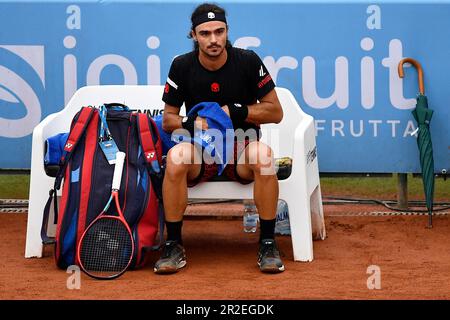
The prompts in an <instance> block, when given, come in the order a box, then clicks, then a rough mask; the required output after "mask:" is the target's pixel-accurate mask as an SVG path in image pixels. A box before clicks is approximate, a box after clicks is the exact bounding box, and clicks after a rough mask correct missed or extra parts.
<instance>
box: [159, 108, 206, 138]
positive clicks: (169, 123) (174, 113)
mask: <svg viewBox="0 0 450 320" xmlns="http://www.w3.org/2000/svg"><path fill="white" fill-rule="evenodd" d="M179 113H180V108H178V107H174V106H171V105H170V104H167V103H166V104H165V105H164V113H163V123H162V127H163V130H164V131H166V132H169V133H170V132H172V131H174V130H176V129H181V128H183V125H182V120H183V118H184V117H182V116H180V115H179ZM199 121H201V123H197V122H199ZM195 125H196V126H198V127H200V126H201V127H202V129H203V130H206V129H208V123H207V122H206V119H204V118H201V117H197V118H196V121H195Z"/></svg>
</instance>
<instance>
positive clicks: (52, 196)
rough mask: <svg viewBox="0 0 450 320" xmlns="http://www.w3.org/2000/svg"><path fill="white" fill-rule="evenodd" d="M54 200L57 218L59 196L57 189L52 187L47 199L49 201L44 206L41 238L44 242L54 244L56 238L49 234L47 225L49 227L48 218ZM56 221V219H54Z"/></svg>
mask: <svg viewBox="0 0 450 320" xmlns="http://www.w3.org/2000/svg"><path fill="white" fill-rule="evenodd" d="M52 201H54V202H53V203H54V207H55V219H56V217H57V216H56V213H57V196H56V190H55V189H51V190H50V192H49V197H48V200H47V203H46V204H45V208H44V216H43V218H42V225H41V239H42V244H54V243H55V242H56V240H55V239H54V238H50V237H49V236H48V235H47V227H48V218H49V216H50V205H51V204H52ZM53 222H54V223H55V221H53Z"/></svg>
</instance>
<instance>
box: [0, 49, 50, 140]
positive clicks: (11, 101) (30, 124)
mask: <svg viewBox="0 0 450 320" xmlns="http://www.w3.org/2000/svg"><path fill="white" fill-rule="evenodd" d="M0 61H1V62H2V64H1V65H0V110H2V111H3V113H0V137H7V138H21V137H25V136H27V135H29V134H31V133H32V132H33V129H34V127H35V126H36V125H38V124H39V122H40V121H41V103H40V101H39V97H38V94H36V91H35V89H36V88H35V87H34V86H35V85H34V84H35V83H39V82H40V83H41V84H42V88H40V89H41V90H42V89H44V87H45V68H44V46H18V45H1V44H0ZM8 62H9V64H10V65H11V66H15V69H17V70H19V69H24V70H30V69H31V70H32V71H34V73H33V72H32V73H28V74H26V75H25V76H24V75H19V74H17V73H16V72H15V71H14V70H13V69H10V68H8V67H7V66H6V63H8ZM21 64H26V65H27V67H25V68H23V67H22V68H20V67H17V66H20V65H21ZM30 67H31V68H30ZM27 80H28V81H27ZM30 80H31V81H30ZM36 80H37V81H36ZM33 85H34V86H33ZM23 109H25V111H26V112H21V111H20V110H23ZM21 113H24V114H25V116H22V117H21V118H18V116H19V115H20V114H21ZM6 114H7V115H9V116H10V117H2V115H6Z"/></svg>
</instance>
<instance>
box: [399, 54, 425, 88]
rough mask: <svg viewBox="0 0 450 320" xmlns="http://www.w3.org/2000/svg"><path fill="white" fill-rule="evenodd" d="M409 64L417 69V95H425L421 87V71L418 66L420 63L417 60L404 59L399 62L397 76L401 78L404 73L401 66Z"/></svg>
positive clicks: (420, 67)
mask: <svg viewBox="0 0 450 320" xmlns="http://www.w3.org/2000/svg"><path fill="white" fill-rule="evenodd" d="M406 62H409V63H411V64H412V65H413V66H414V67H416V69H417V73H418V77H419V93H420V94H421V95H424V94H425V87H424V85H423V70H422V66H421V65H420V63H419V62H418V61H417V60H414V59H413V58H404V59H402V60H400V62H399V63H398V76H399V77H400V78H403V77H404V76H405V75H404V72H403V64H404V63H406Z"/></svg>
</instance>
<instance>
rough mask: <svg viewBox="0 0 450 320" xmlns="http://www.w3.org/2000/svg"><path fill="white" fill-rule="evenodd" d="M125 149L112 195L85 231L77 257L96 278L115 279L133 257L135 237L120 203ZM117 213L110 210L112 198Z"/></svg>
mask: <svg viewBox="0 0 450 320" xmlns="http://www.w3.org/2000/svg"><path fill="white" fill-rule="evenodd" d="M124 159H125V153H124V152H117V154H116V163H115V168H114V175H113V182H112V190H111V197H110V198H109V200H108V203H107V204H106V206H105V208H104V209H103V210H102V212H101V213H100V214H99V215H98V217H97V218H96V219H95V220H94V221H92V223H91V224H90V225H89V226H88V227H87V229H86V230H85V231H84V233H83V235H82V236H81V238H80V242H79V243H78V251H77V256H78V261H79V262H80V267H81V269H82V270H83V271H84V272H85V273H86V274H87V275H88V276H90V277H93V278H96V279H102V280H107V279H114V278H117V277H119V276H121V275H122V274H123V273H124V272H125V271H126V270H127V268H128V266H129V265H130V263H131V260H132V258H133V253H134V240H133V236H132V233H131V230H130V227H129V226H128V224H127V222H126V221H125V218H124V216H123V213H122V210H121V209H120V203H119V188H120V181H121V178H122V170H123V163H124ZM113 201H114V203H115V212H114V213H115V214H107V213H106V212H107V211H108V209H109V207H110V205H111V202H113Z"/></svg>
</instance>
